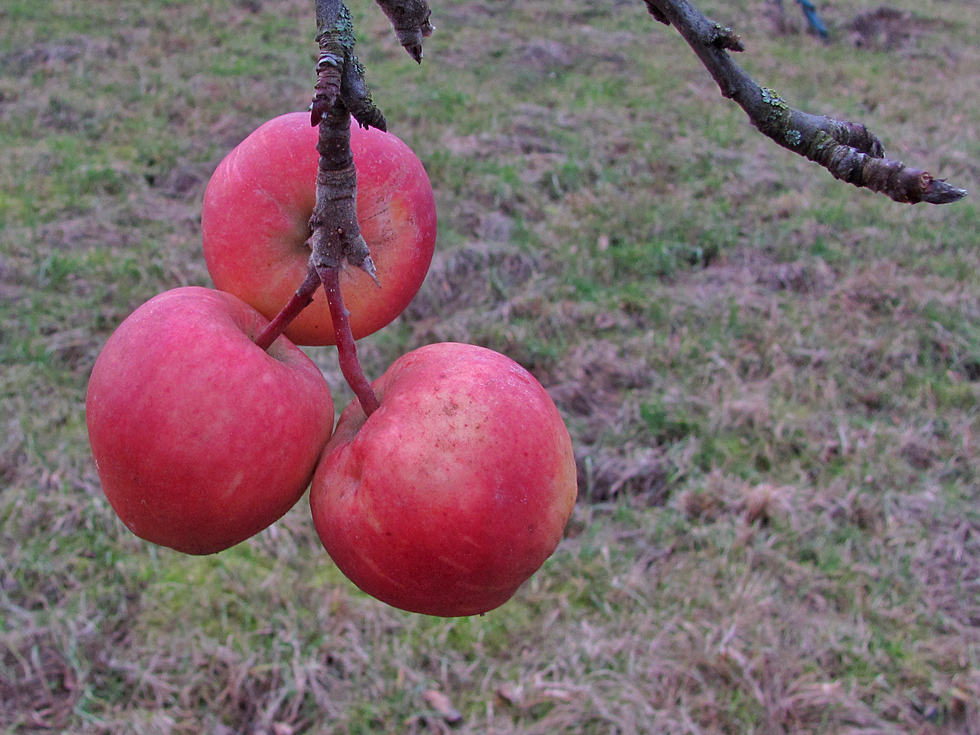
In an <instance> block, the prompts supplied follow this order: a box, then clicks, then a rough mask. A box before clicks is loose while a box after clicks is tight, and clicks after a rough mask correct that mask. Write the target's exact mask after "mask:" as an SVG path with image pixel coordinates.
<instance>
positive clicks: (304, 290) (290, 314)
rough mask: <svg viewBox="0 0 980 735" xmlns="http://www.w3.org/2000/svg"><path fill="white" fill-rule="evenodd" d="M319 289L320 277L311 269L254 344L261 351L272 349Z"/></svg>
mask: <svg viewBox="0 0 980 735" xmlns="http://www.w3.org/2000/svg"><path fill="white" fill-rule="evenodd" d="M319 287H320V276H318V275H317V272H316V271H315V270H314V269H313V268H310V270H309V272H308V273H307V274H306V278H305V279H304V280H303V283H302V284H300V287H299V288H298V289H296V293H294V294H293V297H292V298H291V299H290V300H289V301H288V302H287V303H286V305H285V306H284V307H282V311H280V312H279V313H278V314H276V316H275V318H274V319H273V320H272V321H271V322H269V323H268V324H267V325H266V327H265V329H263V330H262V332H261V333H260V334H259V336H258V337H256V338H255V344H256V345H258V347H259V348H260V349H262V350H268V349H269V348H270V347H272V343H273V342H275V341H276V340H277V339H278V338H279V335H281V334H282V333H283V332H284V331H285V330H286V327H288V326H289V324H290V322H292V321H293V319H295V318H296V317H297V316H298V315H299V313H300V312H301V311H303V309H305V308H306V307H307V306H309V305H310V304H311V303H312V302H313V294H315V293H316V290H317V289H318V288H319Z"/></svg>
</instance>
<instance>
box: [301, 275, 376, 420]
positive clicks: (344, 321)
mask: <svg viewBox="0 0 980 735" xmlns="http://www.w3.org/2000/svg"><path fill="white" fill-rule="evenodd" d="M316 273H317V275H318V276H319V280H320V282H321V283H322V284H323V290H324V292H325V293H326V295H327V304H328V306H329V307H330V318H331V319H332V320H333V331H334V334H335V335H336V339H337V360H338V362H339V363H340V372H342V373H343V374H344V379H345V380H346V381H347V384H348V385H349V386H350V387H351V390H353V391H354V395H355V396H356V397H357V400H358V402H359V403H360V404H361V410H362V411H364V414H365V415H366V416H370V415H371V414H372V413H374V412H375V411H376V410H378V408H379V407H380V406H381V403H380V401H378V397H377V395H375V393H374V389H373V388H371V383H370V381H369V380H368V379H367V377H366V376H365V375H364V370H363V368H361V361H360V360H358V359H357V345H356V344H355V342H354V336H353V334H352V333H351V329H350V319H348V316H349V314H350V312H348V311H347V308H346V307H345V306H344V296H343V294H342V293H341V292H340V268H338V267H324V266H316Z"/></svg>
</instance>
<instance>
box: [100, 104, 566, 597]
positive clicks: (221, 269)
mask: <svg viewBox="0 0 980 735" xmlns="http://www.w3.org/2000/svg"><path fill="white" fill-rule="evenodd" d="M316 142H317V129H316V128H313V127H310V124H309V117H308V115H306V114H305V113H294V114H289V115H283V116H281V117H278V118H275V119H274V120H271V121H269V122H268V123H266V124H264V125H262V126H261V127H260V128H258V129H257V130H256V131H255V132H254V133H252V134H251V135H250V136H249V137H248V138H246V139H245V140H244V141H243V142H242V143H241V144H239V145H238V146H237V147H236V148H235V149H234V150H233V151H232V152H231V153H229V154H228V156H227V157H226V158H225V159H224V160H223V161H222V162H221V163H220V165H219V166H218V168H217V169H216V170H215V172H214V175H213V176H212V178H211V181H210V182H209V184H208V187H207V191H206V193H205V197H204V204H203V211H202V235H203V247H204V256H205V260H206V263H207V266H208V271H209V273H210V274H211V278H212V280H213V282H214V285H215V288H213V289H211V288H199V287H184V288H176V289H173V290H171V291H167V292H165V293H162V294H159V295H158V296H156V297H154V298H152V299H150V300H149V301H148V302H146V303H145V304H143V305H142V306H140V307H139V308H137V309H136V311H134V312H133V313H132V314H131V315H130V316H129V317H128V318H127V319H126V320H125V321H123V323H122V324H121V325H120V326H119V328H118V329H117V330H116V331H115V332H114V333H113V334H112V336H111V337H110V338H109V340H108V341H107V343H106V345H105V347H104V348H103V350H102V352H101V353H100V355H99V357H98V359H97V360H96V363H95V366H94V368H93V370H92V375H91V378H90V381H89V386H88V393H87V396H86V420H87V424H88V432H89V439H90V442H91V447H92V453H93V456H94V458H95V462H96V466H97V468H98V473H99V478H100V480H101V483H102V487H103V490H104V492H105V494H106V497H107V498H108V500H109V503H110V504H111V505H112V507H113V509H114V510H115V512H116V513H117V514H118V515H119V517H120V518H121V519H122V521H123V523H125V525H126V526H127V527H128V528H129V529H130V530H131V531H132V532H133V533H134V534H136V535H137V536H139V537H140V538H142V539H145V540H147V541H150V542H152V543H155V544H160V545H163V546H167V547H170V548H173V549H176V550H178V551H181V552H184V553H188V554H212V553H216V552H219V551H222V550H224V549H227V548H229V547H231V546H233V545H235V544H238V543H240V542H242V541H244V540H246V539H248V538H249V537H251V536H253V535H254V534H256V533H258V532H259V531H261V530H262V529H264V528H266V527H268V526H269V525H271V524H272V523H274V522H275V521H276V520H278V519H279V518H280V517H282V515H283V514H285V513H286V512H287V511H288V510H289V509H290V508H292V507H293V506H294V505H295V504H296V503H297V502H298V501H299V500H300V499H301V497H302V496H303V494H304V493H305V492H306V490H307V489H308V488H309V491H310V492H309V498H310V507H311V511H312V517H313V522H314V526H315V528H316V531H317V534H318V536H319V537H320V540H321V541H322V543H323V546H324V548H325V549H326V551H327V552H328V554H329V555H330V557H331V558H332V559H333V560H334V562H335V563H336V564H337V566H338V567H339V568H340V569H341V571H343V572H344V574H345V575H347V576H348V577H349V578H350V579H351V581H353V582H354V584H356V585H357V586H358V587H359V588H361V589H362V590H364V591H365V592H367V593H368V594H370V595H373V596H375V597H377V598H378V599H380V600H382V601H384V602H386V603H388V604H390V605H393V606H395V607H398V608H401V609H404V610H409V611H412V612H419V613H425V614H430V615H441V616H457V615H473V614H479V613H484V612H487V611H488V610H491V609H493V608H495V607H497V606H499V605H501V604H503V603H504V602H506V601H507V600H508V599H510V597H511V596H512V595H513V594H514V592H515V591H516V590H517V588H518V587H519V586H520V585H521V584H522V583H523V582H524V581H526V580H527V579H528V578H529V577H530V576H531V575H532V574H533V573H534V572H535V571H536V570H537V569H538V568H539V567H540V566H541V564H543V563H544V561H545V560H546V559H547V558H548V557H549V556H550V555H551V554H552V553H553V552H554V550H555V548H556V547H557V545H558V542H559V540H560V539H561V536H562V533H563V531H564V528H565V525H566V523H567V522H568V519H569V516H570V515H571V512H572V508H573V506H574V503H575V498H576V494H577V487H576V471H575V463H574V459H573V455H572V445H571V439H570V437H569V434H568V431H567V429H566V427H565V424H564V422H563V421H562V418H561V416H560V415H559V413H558V410H557V408H556V407H555V405H554V402H553V401H552V400H551V398H550V397H549V396H548V394H547V392H546V391H545V390H544V388H543V387H542V386H541V384H540V383H539V382H538V381H537V380H536V379H535V378H534V377H533V376H532V375H531V374H530V373H529V372H527V371H526V370H525V369H524V368H522V367H521V366H520V365H518V364H517V363H516V362H514V361H513V360H511V359H510V358H508V357H506V356H504V355H502V354H500V353H497V352H494V351H492V350H488V349H485V348H483V347H478V346H475V345H468V344H461V343H442V344H432V345H427V346H425V347H422V348H419V349H417V350H414V351H412V352H409V353H408V354H405V355H403V356H402V357H400V358H399V359H398V360H396V361H395V362H394V363H393V364H392V365H391V366H390V367H389V369H388V370H387V371H386V372H385V373H384V375H382V376H381V377H380V378H379V379H378V380H376V381H375V382H374V383H373V384H372V388H373V390H374V392H375V394H376V396H377V398H378V400H379V407H378V408H377V409H376V410H374V411H372V412H371V413H370V415H368V414H366V413H365V411H364V410H363V409H362V407H361V404H360V403H359V402H358V400H357V399H355V400H354V401H352V402H351V404H350V405H349V406H347V408H346V409H345V410H344V411H343V412H342V413H341V415H340V418H339V420H338V421H337V424H336V427H335V426H334V404H333V399H332V396H331V392H330V388H329V386H328V385H327V382H326V380H325V378H324V376H323V373H322V372H321V371H320V369H319V368H318V367H317V366H316V365H315V364H314V363H313V362H312V361H311V360H310V359H309V357H307V356H306V354H305V353H304V352H303V351H302V350H301V349H300V347H298V346H297V345H303V346H312V345H329V344H334V343H335V339H336V335H335V333H334V327H333V322H332V320H331V316H330V311H329V309H328V307H327V303H326V299H325V298H324V297H323V294H322V293H321V294H318V296H317V297H314V299H313V302H312V303H311V304H310V305H309V306H308V307H307V308H305V309H304V310H303V311H302V312H301V313H300V314H299V316H298V317H296V318H295V319H294V320H293V321H292V322H291V323H290V324H289V326H288V327H287V328H286V330H285V332H284V334H283V335H281V336H279V337H278V338H276V339H275V341H273V343H272V344H271V346H270V347H269V348H268V349H266V350H263V349H262V348H261V347H259V346H258V345H257V344H255V339H256V337H257V336H258V335H259V334H261V333H262V331H263V330H264V329H265V327H266V326H267V325H268V324H269V321H270V320H271V319H273V318H274V317H275V316H276V315H277V314H278V313H279V312H280V310H282V309H283V307H284V306H285V304H286V303H287V301H288V300H289V299H290V297H291V296H292V295H293V294H294V293H295V291H296V288H297V286H298V284H299V283H300V282H301V281H302V280H303V278H304V276H305V275H306V273H307V269H308V261H309V258H310V247H309V244H308V240H309V237H310V230H309V219H310V215H311V213H312V211H313V206H314V201H315V193H316V192H315V190H316V176H317V163H318V155H317V152H316ZM351 148H352V151H353V154H354V164H355V167H356V171H357V182H358V186H357V219H358V224H359V225H360V228H361V232H362V235H363V236H364V238H365V240H366V242H367V244H368V246H369V247H370V250H371V257H372V260H373V261H374V263H375V266H376V269H377V278H378V281H379V282H380V285H378V284H376V283H375V282H374V281H373V280H372V279H371V278H370V277H369V276H368V275H367V274H365V273H363V272H362V271H361V270H359V269H357V268H353V267H344V268H343V269H342V270H341V273H340V279H341V291H342V293H343V298H344V301H345V303H346V304H347V308H348V309H349V313H350V316H349V320H350V327H351V331H352V333H353V336H354V337H355V338H360V337H363V336H365V335H367V334H371V333H372V332H374V331H376V330H378V329H380V328H381V327H383V326H385V325H386V324H388V323H390V322H391V321H392V320H393V319H394V318H395V317H396V316H398V314H400V313H401V312H402V311H403V310H404V308H405V307H406V306H407V305H408V303H409V301H410V300H411V299H412V297H413V296H414V295H415V293H416V292H417V291H418V289H419V287H420V286H421V284H422V281H423V279H424V278H425V274H426V272H427V270H428V267H429V264H430V262H431V259H432V253H433V248H434V245H435V236H436V214H435V204H434V198H433V194H432V188H431V185H430V183H429V179H428V177H427V175H426V173H425V170H424V168H423V167H422V164H421V162H420V161H419V160H418V158H417V157H416V156H415V154H414V153H413V152H412V151H411V150H410V149H409V148H408V146H406V145H405V144H404V143H403V142H402V141H400V140H399V139H398V138H396V137H395V136H393V135H391V134H389V133H385V132H381V131H379V130H375V129H360V128H356V129H354V130H352V131H351Z"/></svg>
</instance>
